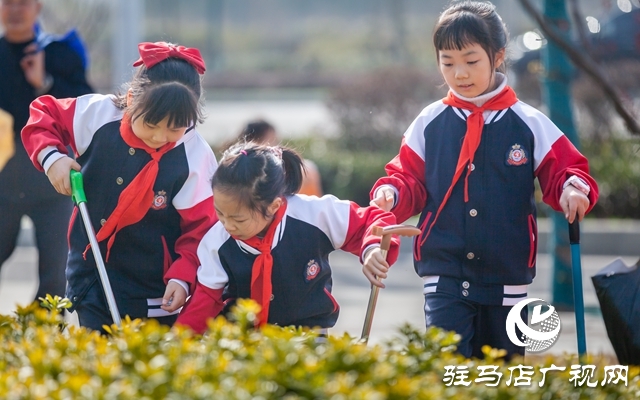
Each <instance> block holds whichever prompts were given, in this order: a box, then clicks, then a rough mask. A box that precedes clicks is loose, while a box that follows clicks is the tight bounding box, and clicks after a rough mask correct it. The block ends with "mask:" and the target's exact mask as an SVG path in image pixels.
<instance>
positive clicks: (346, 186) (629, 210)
mask: <svg viewBox="0 0 640 400" xmlns="http://www.w3.org/2000/svg"><path fill="white" fill-rule="evenodd" d="M400 140H401V138H400V137H399V138H398V145H397V147H394V148H389V149H382V150H378V151H362V152H352V151H348V150H346V149H345V148H344V147H343V146H342V145H341V141H340V140H338V139H320V138H308V139H299V140H295V141H289V142H287V144H288V145H289V146H292V147H294V148H296V149H298V150H299V151H300V152H301V153H302V154H303V155H304V157H307V158H310V159H312V160H313V161H314V162H315V163H316V164H317V165H318V169H319V170H320V174H321V175H322V184H323V188H324V191H325V193H331V194H334V195H336V196H337V197H339V198H341V199H345V200H353V201H355V202H357V203H358V204H360V205H366V204H368V203H369V191H370V190H371V187H372V186H373V184H374V183H375V181H376V180H377V179H378V178H380V177H382V176H384V175H385V172H384V166H385V164H386V163H387V162H389V161H390V160H391V159H392V158H393V157H395V156H396V155H397V154H398V148H399V145H400ZM580 150H581V151H582V153H583V154H584V155H585V156H586V157H587V158H588V159H589V166H590V168H591V174H592V175H593V177H594V178H595V179H596V182H598V186H599V188H600V199H599V201H598V203H597V204H596V206H595V208H594V209H593V211H592V212H591V214H589V216H590V217H592V218H593V217H596V218H632V219H640V138H625V139H615V138H613V139H608V140H606V141H598V140H593V141H587V140H583V141H582V144H581V147H580ZM537 198H538V200H540V199H541V196H540V195H538V196H537ZM539 211H540V216H545V215H546V213H548V211H549V209H548V207H546V206H543V207H539Z"/></svg>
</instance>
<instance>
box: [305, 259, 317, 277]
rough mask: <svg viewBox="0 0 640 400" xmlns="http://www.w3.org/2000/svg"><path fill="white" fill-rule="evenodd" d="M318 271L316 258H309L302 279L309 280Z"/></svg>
mask: <svg viewBox="0 0 640 400" xmlns="http://www.w3.org/2000/svg"><path fill="white" fill-rule="evenodd" d="M318 273H320V265H318V263H317V262H316V260H310V261H309V262H308V263H307V268H306V271H305V274H304V279H305V280H306V281H307V282H309V281H311V280H313V279H314V278H315V277H316V276H318Z"/></svg>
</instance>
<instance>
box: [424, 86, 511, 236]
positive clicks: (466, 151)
mask: <svg viewBox="0 0 640 400" xmlns="http://www.w3.org/2000/svg"><path fill="white" fill-rule="evenodd" d="M517 101H518V98H517V97H516V93H515V92H514V91H513V89H511V88H510V87H509V86H506V87H505V88H504V89H503V90H502V91H501V92H500V93H498V94H497V95H495V96H494V97H492V98H491V99H490V100H489V101H487V102H486V103H484V104H483V105H481V106H477V105H475V104H473V103H470V102H468V101H464V100H461V99H460V98H458V97H456V96H455V95H454V94H453V92H452V91H449V94H448V95H447V97H445V98H444V99H442V102H443V103H444V104H446V105H449V106H452V107H458V108H462V109H465V110H470V111H471V114H469V116H468V117H467V132H466V133H465V136H464V141H463V142H462V148H461V149H460V156H459V157H458V165H457V166H456V172H455V174H454V175H453V179H452V180H451V185H450V186H449V190H447V193H446V194H445V195H444V199H442V202H441V203H440V207H438V211H437V212H436V216H435V217H434V218H433V221H432V222H431V225H430V226H429V230H428V231H427V234H426V235H425V239H426V238H427V237H428V236H429V234H430V233H431V228H433V226H434V225H435V224H436V221H437V220H438V216H439V215H440V212H441V211H442V209H443V208H444V206H445V205H446V204H447V201H449V197H451V192H452V191H453V187H454V186H455V185H456V182H458V179H459V178H460V176H461V175H462V172H463V171H464V170H465V169H466V170H467V174H466V175H465V178H464V201H465V203H466V202H468V201H469V174H470V173H471V168H470V166H471V163H473V157H474V156H475V153H476V150H477V149H478V146H479V145H480V139H481V136H482V128H484V116H483V115H482V113H483V112H485V111H486V110H504V109H505V108H509V107H511V106H512V105H514V104H515V103H516V102H517Z"/></svg>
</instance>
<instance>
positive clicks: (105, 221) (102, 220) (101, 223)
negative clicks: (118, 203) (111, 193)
mask: <svg viewBox="0 0 640 400" xmlns="http://www.w3.org/2000/svg"><path fill="white" fill-rule="evenodd" d="M106 223H107V220H106V219H104V218H102V219H101V220H100V225H102V226H104V224H106Z"/></svg>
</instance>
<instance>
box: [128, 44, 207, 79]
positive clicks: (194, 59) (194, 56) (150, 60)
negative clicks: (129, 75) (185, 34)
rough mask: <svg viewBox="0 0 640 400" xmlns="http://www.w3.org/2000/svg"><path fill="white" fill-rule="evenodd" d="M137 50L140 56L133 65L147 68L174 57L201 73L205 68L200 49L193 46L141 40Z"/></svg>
mask: <svg viewBox="0 0 640 400" xmlns="http://www.w3.org/2000/svg"><path fill="white" fill-rule="evenodd" d="M138 51H139V52H140V58H139V59H138V61H136V62H134V63H133V66H134V67H138V66H140V65H142V64H144V66H145V67H147V69H149V68H151V67H153V66H154V65H156V64H158V63H159V62H161V61H164V60H166V59H167V58H171V57H175V58H180V59H182V60H185V61H186V62H188V63H189V64H191V66H192V67H193V68H195V69H196V71H198V73H199V74H201V75H202V74H204V71H205V70H206V68H205V65H204V60H203V59H202V55H200V50H198V49H195V48H189V47H184V46H176V45H173V44H169V43H166V42H155V43H151V42H143V43H140V44H139V45H138Z"/></svg>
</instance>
